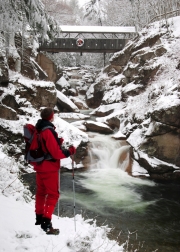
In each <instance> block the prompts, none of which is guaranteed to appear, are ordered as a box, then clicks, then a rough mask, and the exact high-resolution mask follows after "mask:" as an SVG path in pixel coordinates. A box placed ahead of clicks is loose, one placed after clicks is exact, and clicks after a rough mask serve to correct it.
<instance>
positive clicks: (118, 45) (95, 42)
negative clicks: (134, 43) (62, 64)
mask: <svg viewBox="0 0 180 252" xmlns="http://www.w3.org/2000/svg"><path fill="white" fill-rule="evenodd" d="M127 41H128V40H127V39H83V44H82V45H80V46H78V43H77V39H75V38H57V39H55V40H54V41H52V42H48V41H44V42H40V46H39V51H46V52H52V53H58V52H80V53H82V52H91V53H114V52H117V51H120V50H122V49H123V48H124V46H125V44H126V43H127Z"/></svg>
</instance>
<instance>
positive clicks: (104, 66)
mask: <svg viewBox="0 0 180 252" xmlns="http://www.w3.org/2000/svg"><path fill="white" fill-rule="evenodd" d="M105 64H106V53H105V52H104V67H105Z"/></svg>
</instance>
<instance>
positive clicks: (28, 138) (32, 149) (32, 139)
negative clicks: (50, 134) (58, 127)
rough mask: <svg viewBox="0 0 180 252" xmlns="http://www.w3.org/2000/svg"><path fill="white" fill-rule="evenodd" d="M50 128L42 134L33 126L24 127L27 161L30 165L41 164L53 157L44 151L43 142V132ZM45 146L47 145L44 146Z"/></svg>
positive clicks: (26, 125)
mask: <svg viewBox="0 0 180 252" xmlns="http://www.w3.org/2000/svg"><path fill="white" fill-rule="evenodd" d="M47 128H52V127H50V126H47V127H44V128H43V129H42V130H41V131H40V132H39V131H37V129H36V127H35V126H34V125H32V124H25V125H24V140H25V144H26V146H25V157H24V159H25V161H26V162H27V163H30V164H40V163H41V162H42V161H43V160H50V159H52V156H51V155H50V154H49V153H48V151H47V152H46V153H45V152H44V151H43V149H42V145H43V142H42V141H41V136H40V134H41V132H42V131H44V130H45V129H47ZM44 146H45V145H44Z"/></svg>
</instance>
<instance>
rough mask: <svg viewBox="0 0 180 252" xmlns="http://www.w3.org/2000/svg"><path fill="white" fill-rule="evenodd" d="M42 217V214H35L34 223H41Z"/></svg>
mask: <svg viewBox="0 0 180 252" xmlns="http://www.w3.org/2000/svg"><path fill="white" fill-rule="evenodd" d="M42 217H43V215H42V214H36V223H35V225H41V222H42Z"/></svg>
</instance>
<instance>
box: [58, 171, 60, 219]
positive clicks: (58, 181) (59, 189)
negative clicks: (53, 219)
mask: <svg viewBox="0 0 180 252" xmlns="http://www.w3.org/2000/svg"><path fill="white" fill-rule="evenodd" d="M58 180H59V181H58V184H59V186H58V192H59V198H58V219H59V207H60V204H59V200H60V169H59V176H58Z"/></svg>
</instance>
